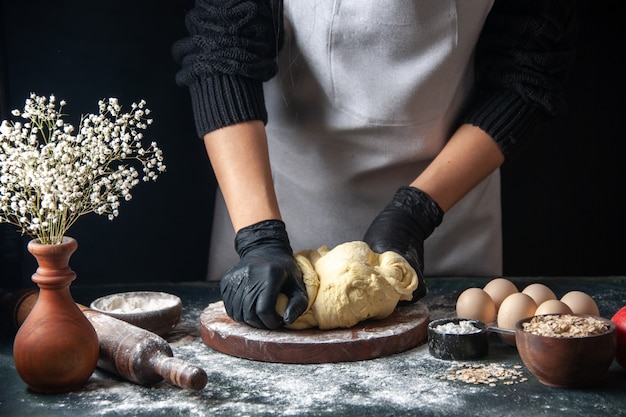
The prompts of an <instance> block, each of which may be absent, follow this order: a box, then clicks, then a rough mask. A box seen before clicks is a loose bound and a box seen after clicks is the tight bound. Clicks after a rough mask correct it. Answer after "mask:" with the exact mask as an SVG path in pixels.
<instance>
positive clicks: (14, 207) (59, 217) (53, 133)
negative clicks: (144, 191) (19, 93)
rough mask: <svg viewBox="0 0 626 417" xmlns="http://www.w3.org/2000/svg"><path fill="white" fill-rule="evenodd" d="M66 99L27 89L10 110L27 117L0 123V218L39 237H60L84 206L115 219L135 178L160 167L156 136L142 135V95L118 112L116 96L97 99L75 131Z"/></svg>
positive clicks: (148, 176) (52, 240)
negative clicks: (126, 109)
mask: <svg viewBox="0 0 626 417" xmlns="http://www.w3.org/2000/svg"><path fill="white" fill-rule="evenodd" d="M65 104H66V103H65V101H60V102H59V103H58V106H57V101H56V98H55V97H54V96H53V95H51V96H50V97H48V98H46V97H39V96H37V95H36V94H34V93H33V94H31V95H30V98H29V99H27V100H26V102H25V105H24V111H21V112H20V111H19V110H13V116H16V117H21V118H22V119H26V121H24V122H21V121H7V120H4V121H3V122H2V125H1V126H0V222H6V223H11V224H14V225H16V226H18V227H19V228H21V230H22V233H25V234H28V235H30V236H33V237H36V238H39V239H40V240H41V243H44V244H57V243H60V242H61V239H62V237H63V235H64V234H65V233H66V232H67V230H69V228H70V227H71V226H72V225H73V224H74V223H75V222H76V220H78V218H79V217H80V216H82V215H84V214H87V213H91V212H94V213H96V214H100V215H103V214H106V215H107V216H108V218H109V219H110V220H113V219H114V218H115V217H116V216H117V215H118V214H119V211H118V209H119V205H120V202H121V201H128V200H130V199H131V198H132V195H131V189H132V188H133V187H134V186H135V185H137V184H138V183H139V182H140V178H141V180H143V181H150V180H152V181H156V179H157V178H158V176H159V174H160V173H161V172H164V171H165V164H164V163H163V153H162V151H161V149H160V148H159V147H158V146H157V144H156V143H155V142H152V143H151V144H150V146H148V147H146V148H144V147H143V145H142V142H141V141H142V139H143V133H142V131H144V130H145V129H147V127H148V125H150V124H151V123H152V119H149V118H148V116H149V115H150V110H149V109H148V108H146V107H145V106H146V103H145V101H143V100H142V101H140V102H139V103H133V104H132V108H131V110H132V111H131V112H130V113H122V107H121V106H120V104H119V103H118V100H117V99H116V98H109V99H108V100H101V101H100V102H99V103H98V105H99V112H98V114H88V115H86V116H83V117H82V118H81V120H80V124H79V127H78V132H77V133H76V134H75V128H74V126H72V125H71V124H68V123H65V121H64V120H63V116H65V115H64V114H62V113H61V111H62V109H63V106H64V105H65ZM138 168H140V169H141V172H142V173H141V174H140V173H139V171H138Z"/></svg>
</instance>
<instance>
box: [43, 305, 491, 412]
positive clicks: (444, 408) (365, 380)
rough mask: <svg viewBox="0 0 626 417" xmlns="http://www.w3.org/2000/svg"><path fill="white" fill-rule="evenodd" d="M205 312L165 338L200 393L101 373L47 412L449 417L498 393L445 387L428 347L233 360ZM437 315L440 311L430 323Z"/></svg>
mask: <svg viewBox="0 0 626 417" xmlns="http://www.w3.org/2000/svg"><path fill="white" fill-rule="evenodd" d="M205 307H206V305H195V306H188V305H186V306H185V309H184V311H183V317H182V319H181V322H180V323H179V325H178V326H177V327H176V328H175V329H174V331H173V332H172V333H171V334H170V335H169V337H168V341H169V342H170V344H171V346H172V350H173V351H174V355H175V356H176V357H179V358H181V359H185V360H188V361H189V362H190V363H192V364H194V365H197V366H200V367H202V368H204V369H205V370H206V372H207V374H208V377H209V380H208V384H207V386H206V387H205V388H204V389H203V390H201V391H198V392H194V391H186V390H183V389H180V388H177V387H173V386H171V385H169V384H167V383H165V382H161V383H159V384H157V385H156V386H154V387H151V388H147V387H142V386H138V385H135V384H132V383H129V382H126V381H123V380H120V379H118V378H116V377H112V376H111V375H109V374H106V373H104V372H102V371H100V370H97V371H96V373H94V375H93V376H92V377H91V379H90V380H89V382H88V383H87V385H86V386H85V388H84V389H83V390H81V391H78V392H75V393H70V394H68V395H67V396H59V397H58V401H56V402H54V403H52V404H50V403H49V402H47V401H46V406H47V407H50V409H51V410H54V411H55V412H60V411H62V410H65V411H69V410H72V411H80V412H81V413H82V414H83V415H90V416H119V415H129V416H139V415H145V416H157V415H163V416H194V417H195V416H257V415H272V416H306V415H311V416H313V415H315V416H320V415H360V416H368V415H385V416H394V415H397V416H400V415H406V414H407V413H409V412H410V413H412V414H415V413H417V412H418V411H419V410H435V411H436V413H434V415H442V416H443V415H445V416H448V415H463V414H464V410H465V407H466V406H467V401H468V397H471V396H472V395H475V394H476V393H481V392H482V391H483V390H485V389H492V390H493V389H501V388H500V387H497V388H489V387H487V388H485V387H480V386H473V385H468V384H464V383H461V382H449V381H442V380H441V379H440V378H439V375H441V374H444V373H445V372H446V370H447V369H448V368H449V366H450V364H451V362H450V361H443V360H439V359H435V358H433V357H432V356H430V354H429V353H428V348H427V346H426V344H423V345H421V346H418V347H417V348H415V349H412V350H410V351H408V352H405V353H401V354H397V355H394V356H391V357H387V358H381V359H374V360H369V361H360V362H344V363H334V364H313V365H291V364H280V363H265V362H256V361H250V360H246V359H239V358H235V357H231V356H228V355H225V354H222V353H219V352H216V351H213V350H212V349H210V348H208V347H207V346H206V345H205V344H204V343H203V342H202V340H201V338H200V335H199V313H200V312H201V311H202V310H203V309H204V308H205ZM431 316H433V313H432V312H431ZM438 316H440V314H438V313H436V312H435V313H434V317H432V318H440V317H438ZM77 399H78V400H80V402H81V404H82V406H81V407H82V408H80V409H79V408H77V405H76V404H75V403H76V400H77ZM469 401H471V399H469ZM85 404H89V406H88V407H89V408H88V409H85ZM429 414H430V415H433V413H432V412H430V413H429Z"/></svg>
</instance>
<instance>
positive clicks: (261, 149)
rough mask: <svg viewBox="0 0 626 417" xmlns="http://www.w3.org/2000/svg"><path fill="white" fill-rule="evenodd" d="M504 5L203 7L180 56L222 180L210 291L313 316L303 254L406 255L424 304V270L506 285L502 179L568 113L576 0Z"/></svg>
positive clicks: (230, 306) (256, 0)
mask: <svg viewBox="0 0 626 417" xmlns="http://www.w3.org/2000/svg"><path fill="white" fill-rule="evenodd" d="M283 3H284V4H283ZM492 3H494V2H493V1H490V0H473V1H471V2H469V1H468V2H457V1H453V0H437V1H428V2H426V1H409V0H393V1H381V2H379V1H363V0H361V1H359V0H341V1H339V0H334V1H331V0H320V1H312V0H311V1H301V0H292V1H287V0H286V1H284V2H283V1H279V0H266V1H260V0H229V1H226V0H197V2H196V6H195V8H193V9H192V10H190V11H189V12H188V15H187V20H186V23H187V27H188V30H189V33H190V36H189V37H187V38H185V39H182V40H180V41H179V42H177V43H176V44H175V46H174V49H173V51H174V55H175V58H176V59H177V60H178V61H179V62H180V63H181V66H182V68H181V70H180V72H179V73H178V74H177V82H178V83H179V84H182V85H187V86H188V87H189V89H190V92H191V98H192V105H193V111H194V115H195V121H196V127H197V132H198V135H199V136H200V137H202V138H203V139H204V142H205V145H206V149H207V152H208V155H209V159H210V161H211V164H212V167H213V170H214V172H215V175H216V178H217V181H218V185H219V192H218V196H217V202H216V207H215V217H214V221H213V232H212V236H211V251H210V256H209V279H219V278H221V277H223V278H222V282H221V289H222V296H223V300H224V304H225V307H226V311H227V313H228V314H229V315H230V316H231V317H232V318H233V319H235V320H237V321H241V322H246V323H248V324H250V325H252V326H255V327H259V328H277V327H280V326H282V325H283V324H285V323H292V322H293V321H294V320H295V319H296V318H297V317H298V316H299V315H300V314H301V313H302V312H303V311H304V310H305V309H306V307H307V298H306V293H305V289H304V285H303V283H302V276H301V273H300V271H299V269H298V267H297V266H296V264H295V261H294V259H293V256H292V255H293V252H292V249H293V250H301V249H312V248H317V247H319V246H321V245H328V246H330V247H333V246H335V245H337V244H340V243H343V242H347V241H353V240H364V241H365V242H367V243H368V244H369V245H370V247H371V248H372V250H374V251H376V252H384V251H387V250H393V251H396V252H398V253H400V254H401V255H403V256H404V257H405V258H406V259H407V260H408V261H409V263H410V264H411V265H412V266H413V268H415V270H416V271H417V273H418V276H419V280H420V284H419V286H418V289H417V290H416V293H415V294H414V299H418V298H420V297H422V296H423V295H425V293H426V286H425V284H424V281H423V277H424V275H427V276H436V275H447V276H455V275H463V276H470V275H480V276H497V275H500V274H501V273H502V248H501V247H502V238H501V209H500V181H499V167H500V165H501V164H502V163H503V162H504V161H505V160H506V159H507V158H510V157H511V155H513V154H514V153H515V152H516V151H517V150H518V149H519V148H520V147H522V145H523V144H525V143H526V142H528V141H529V140H530V139H531V138H532V136H533V134H534V132H536V131H537V128H538V127H539V126H540V125H541V123H542V122H544V121H545V120H546V119H547V118H548V117H550V116H553V115H556V114H558V113H559V112H560V111H561V110H562V108H563V97H562V93H563V87H562V84H563V81H564V77H565V73H566V70H567V68H568V66H569V64H570V62H571V58H572V53H571V44H570V41H571V39H570V37H569V36H570V33H571V30H570V29H571V27H572V26H573V25H572V23H571V22H572V16H573V13H572V11H571V10H570V9H571V4H573V2H570V1H567V0H565V1H556V0H547V1H531V0H514V1H512V0H507V1H496V2H495V4H492ZM268 115H269V117H268ZM381 210H382V211H381ZM444 213H445V221H443V222H442V219H443V217H444ZM229 218H230V222H229ZM285 225H288V227H289V235H288V234H287V229H286V226H285ZM235 232H236V234H235ZM431 234H432V235H431ZM426 238H428V240H427V241H426V242H425V240H426ZM233 239H234V241H235V250H233V249H232V242H233ZM424 258H425V259H427V263H426V264H424ZM233 265H234V266H233ZM424 266H425V267H424ZM280 292H282V293H284V294H286V295H287V296H288V298H289V300H290V301H289V304H288V306H287V309H286V311H285V314H284V317H280V316H279V315H278V314H277V313H276V312H275V309H274V305H275V303H276V298H277V296H278V294H279V293H280Z"/></svg>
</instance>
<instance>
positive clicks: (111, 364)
mask: <svg viewBox="0 0 626 417" xmlns="http://www.w3.org/2000/svg"><path fill="white" fill-rule="evenodd" d="M37 297H38V292H37V291H36V290H30V291H26V292H21V293H16V294H15V295H14V296H13V297H11V298H12V299H11V300H9V303H10V304H11V307H10V308H7V301H6V300H7V299H8V298H9V297H7V296H6V295H5V297H4V300H3V304H4V308H3V309H5V310H6V309H11V310H12V317H13V322H14V325H15V327H16V329H17V328H19V326H20V325H21V324H22V323H23V322H24V320H26V317H27V316H28V314H29V313H30V311H31V310H32V309H33V306H34V305H35V303H36V302H37ZM78 307H80V309H81V310H82V311H83V313H84V314H85V316H86V317H87V319H88V320H89V321H90V322H91V325H92V326H93V327H94V329H95V330H96V333H97V334H98V340H99V341H100V357H99V359H98V367H99V368H102V369H104V370H106V371H109V372H111V373H114V374H116V375H119V376H121V377H123V378H125V379H127V380H129V381H131V382H134V383H137V384H140V385H144V386H151V385H154V384H156V383H158V382H161V381H162V380H165V381H167V382H169V383H170V384H173V385H176V386H178V387H181V388H185V389H190V390H201V389H202V388H204V387H205V385H206V383H207V374H206V372H205V371H204V370H203V369H202V368H198V367H197V366H194V365H191V364H189V363H188V362H186V361H184V360H182V359H178V358H175V357H174V354H173V352H172V348H171V347H170V345H169V344H168V343H167V341H166V340H165V339H163V338H162V337H160V336H158V335H156V334H154V333H152V332H149V331H148V330H145V329H142V328H140V327H137V326H134V325H132V324H130V323H126V322H125V321H123V320H119V319H116V318H114V317H111V316H107V315H106V314H103V313H98V312H97V311H93V310H91V309H89V308H88V307H85V306H83V305H80V304H78Z"/></svg>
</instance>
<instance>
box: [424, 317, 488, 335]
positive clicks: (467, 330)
mask: <svg viewBox="0 0 626 417" xmlns="http://www.w3.org/2000/svg"><path fill="white" fill-rule="evenodd" d="M433 330H435V331H436V332H437V333H442V334H472V333H478V332H480V329H479V328H478V327H476V326H474V324H473V323H472V322H471V321H469V320H461V321H459V322H458V323H453V322H448V323H445V324H440V325H439V326H437V327H435V328H434V329H433Z"/></svg>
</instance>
